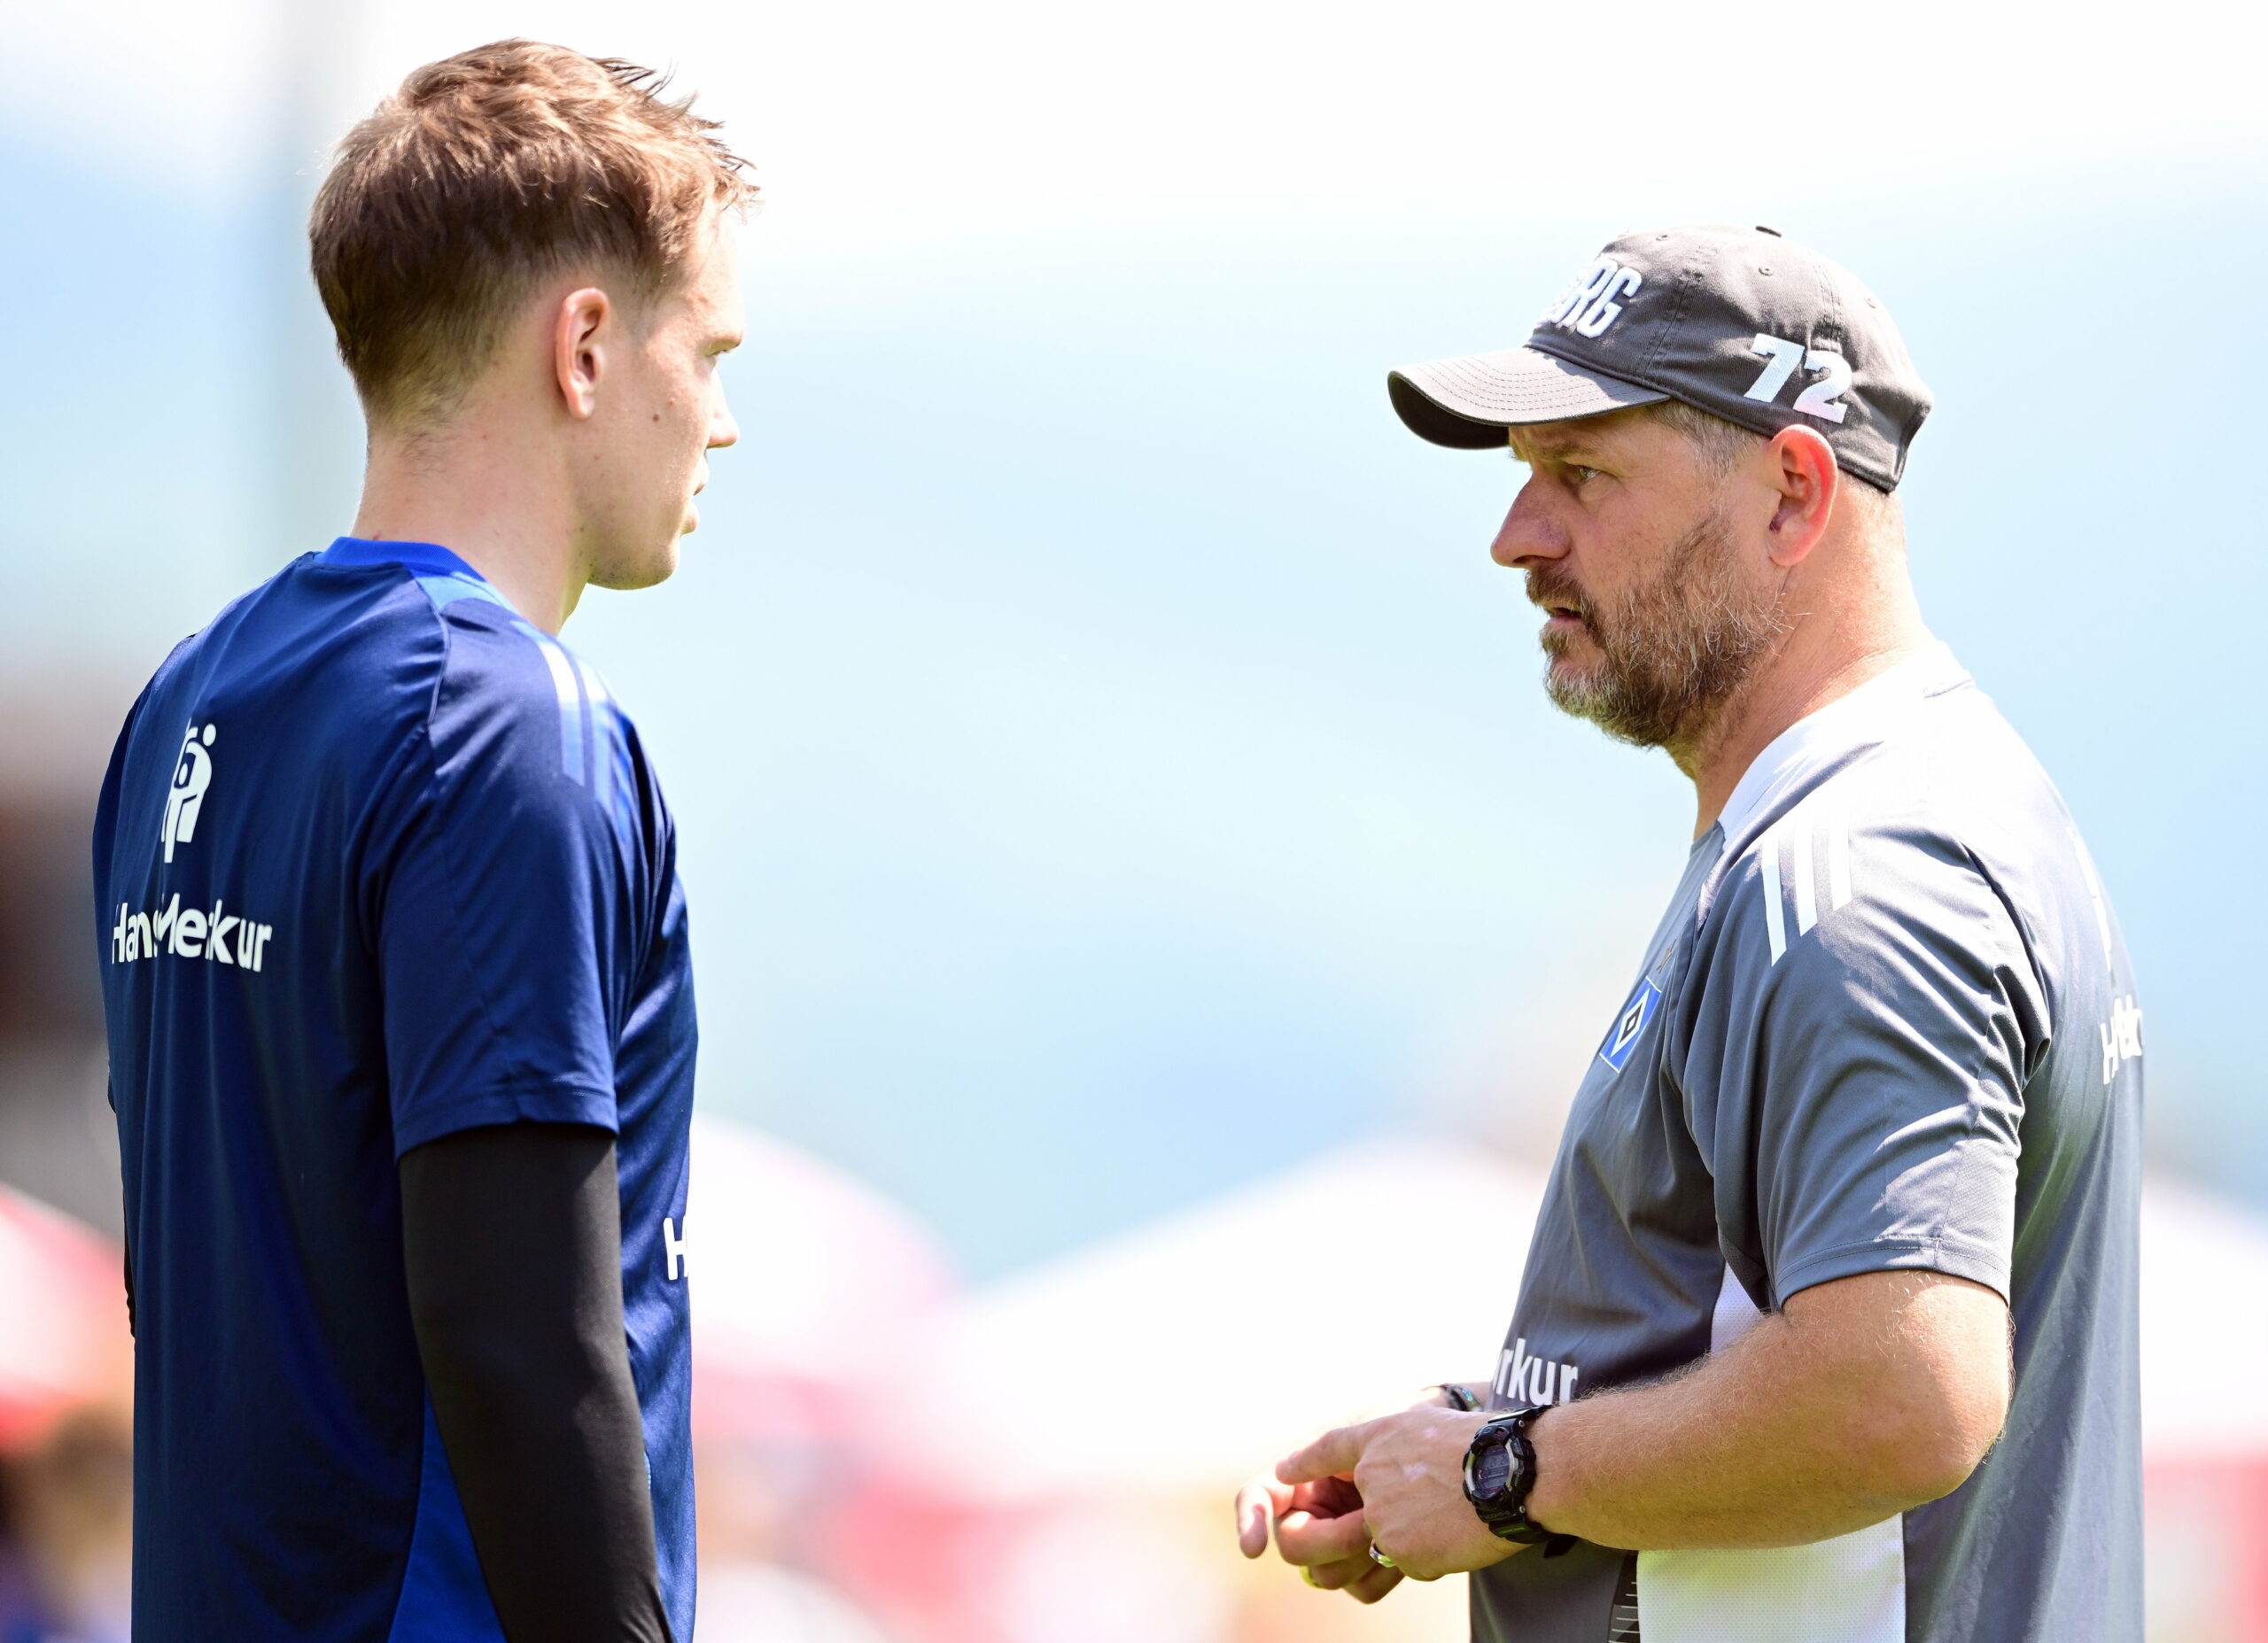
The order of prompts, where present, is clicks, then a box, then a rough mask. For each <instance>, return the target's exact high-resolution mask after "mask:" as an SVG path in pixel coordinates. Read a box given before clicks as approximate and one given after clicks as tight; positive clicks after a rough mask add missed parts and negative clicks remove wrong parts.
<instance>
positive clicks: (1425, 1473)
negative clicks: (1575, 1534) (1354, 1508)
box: [1276, 1405, 1521, 1580]
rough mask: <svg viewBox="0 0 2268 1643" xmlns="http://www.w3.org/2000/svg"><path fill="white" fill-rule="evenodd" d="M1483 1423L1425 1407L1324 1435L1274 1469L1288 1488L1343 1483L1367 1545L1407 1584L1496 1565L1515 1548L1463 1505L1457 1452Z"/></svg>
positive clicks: (1474, 1417)
mask: <svg viewBox="0 0 2268 1643" xmlns="http://www.w3.org/2000/svg"><path fill="white" fill-rule="evenodd" d="M1487 1419H1488V1417H1487V1414H1480V1413H1478V1412H1475V1413H1466V1412H1464V1411H1462V1410H1456V1409H1445V1408H1441V1407H1434V1406H1430V1405H1420V1406H1419V1407H1417V1408H1414V1409H1405V1410H1403V1411H1402V1413H1401V1414H1390V1415H1387V1416H1386V1417H1385V1418H1383V1419H1381V1420H1376V1421H1364V1422H1362V1423H1361V1424H1359V1425H1355V1426H1342V1427H1339V1428H1337V1429H1336V1430H1332V1431H1328V1432H1325V1433H1324V1435H1323V1436H1322V1437H1320V1438H1317V1439H1316V1440H1315V1441H1314V1442H1313V1443H1311V1444H1309V1445H1308V1446H1307V1447H1306V1448H1304V1449H1301V1451H1299V1452H1298V1453H1296V1454H1293V1455H1290V1456H1288V1457H1286V1458H1285V1460H1284V1461H1281V1462H1279V1463H1278V1466H1277V1468H1276V1476H1277V1478H1278V1480H1279V1481H1280V1482H1282V1483H1284V1484H1288V1485H1291V1486H1292V1487H1293V1488H1299V1487H1301V1486H1303V1485H1310V1484H1320V1483H1322V1482H1323V1481H1324V1480H1325V1479H1327V1478H1341V1479H1346V1480H1348V1481H1349V1482H1351V1484H1353V1486H1354V1488H1355V1492H1357V1493H1358V1495H1359V1496H1360V1498H1361V1500H1362V1503H1363V1527H1364V1529H1365V1530H1366V1531H1368V1533H1369V1536H1370V1539H1371V1545H1373V1546H1377V1547H1378V1549H1379V1551H1381V1552H1383V1553H1385V1554H1386V1556H1388V1557H1390V1558H1392V1559H1393V1560H1394V1567H1395V1568H1396V1569H1400V1570H1401V1571H1402V1573H1403V1574H1405V1575H1408V1576H1409V1577H1410V1578H1411V1579H1413V1580H1438V1579H1440V1578H1441V1577H1442V1576H1443V1575H1458V1574H1464V1573H1465V1572H1467V1571H1469V1570H1472V1569H1486V1568H1487V1567H1488V1565H1490V1564H1491V1563H1501V1562H1503V1561H1504V1560H1505V1559H1506V1558H1508V1557H1510V1556H1511V1554H1513V1553H1515V1552H1518V1551H1519V1550H1521V1548H1520V1547H1519V1546H1518V1545H1516V1544H1515V1543H1513V1542H1511V1541H1509V1540H1500V1539H1498V1538H1496V1537H1495V1535H1492V1534H1490V1533H1489V1532H1488V1526H1487V1524H1486V1523H1482V1522H1481V1521H1480V1517H1479V1515H1476V1514H1475V1513H1474V1511H1473V1509H1472V1502H1471V1501H1469V1500H1466V1499H1465V1498H1464V1452H1465V1450H1466V1449H1467V1448H1468V1447H1469V1446H1470V1445H1472V1434H1473V1432H1474V1431H1475V1430H1478V1429H1479V1428H1480V1425H1481V1423H1482V1422H1485V1421H1487Z"/></svg>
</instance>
